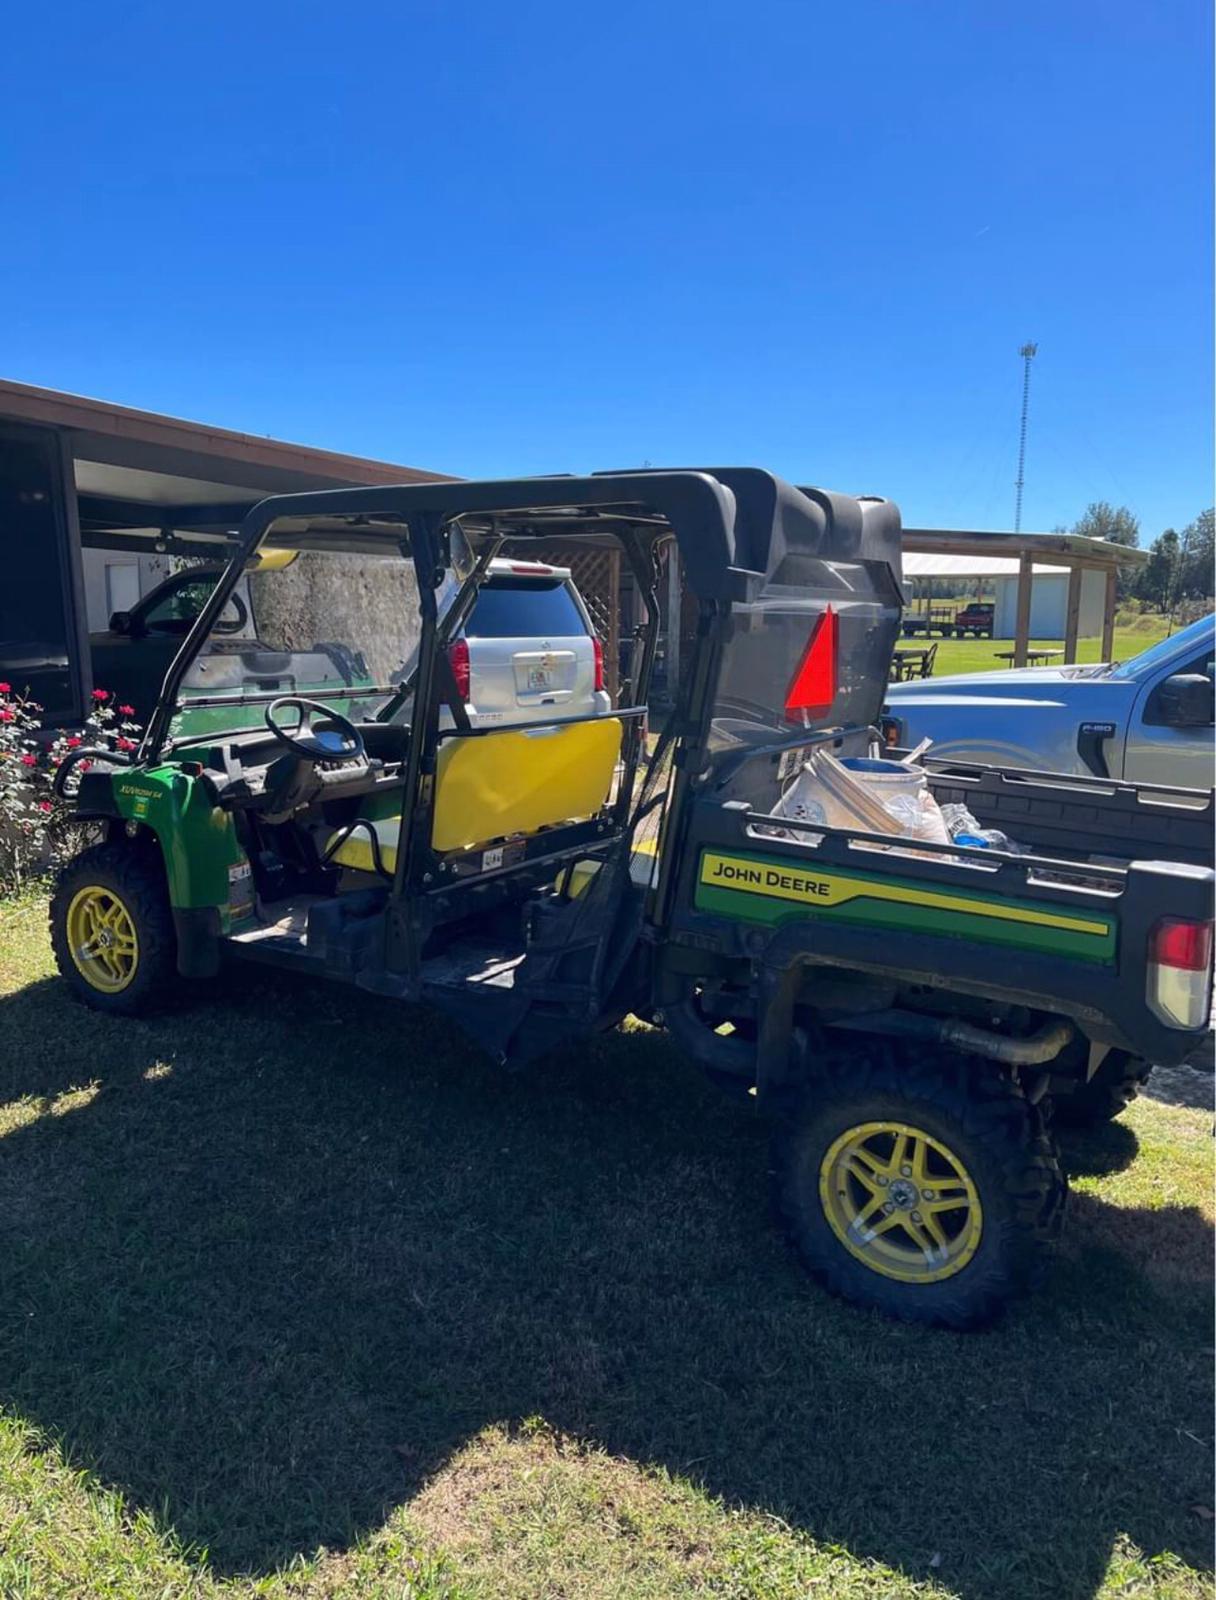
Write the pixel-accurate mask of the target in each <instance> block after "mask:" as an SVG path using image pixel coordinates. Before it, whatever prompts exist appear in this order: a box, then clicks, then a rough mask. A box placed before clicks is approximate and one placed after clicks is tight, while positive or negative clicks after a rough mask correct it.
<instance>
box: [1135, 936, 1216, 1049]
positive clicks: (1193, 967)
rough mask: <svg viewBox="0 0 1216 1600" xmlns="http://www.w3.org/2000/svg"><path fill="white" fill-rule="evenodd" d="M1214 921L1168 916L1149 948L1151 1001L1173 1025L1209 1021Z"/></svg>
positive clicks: (1201, 1024) (1200, 1024)
mask: <svg viewBox="0 0 1216 1600" xmlns="http://www.w3.org/2000/svg"><path fill="white" fill-rule="evenodd" d="M1211 976H1212V924H1211V923H1210V922H1184V921H1183V920H1182V919H1181V918H1180V917H1164V918H1162V920H1161V921H1160V922H1159V923H1158V924H1157V926H1156V927H1155V928H1154V929H1153V931H1152V934H1151V936H1150V940H1149V949H1148V1003H1149V1005H1150V1006H1151V1007H1152V1009H1153V1010H1154V1011H1155V1012H1156V1014H1157V1015H1158V1016H1159V1017H1160V1018H1161V1020H1162V1021H1163V1022H1166V1023H1168V1024H1169V1026H1170V1027H1171V1028H1200V1027H1205V1026H1206V1025H1207V1020H1208V1010H1209V1007H1210V1004H1211Z"/></svg>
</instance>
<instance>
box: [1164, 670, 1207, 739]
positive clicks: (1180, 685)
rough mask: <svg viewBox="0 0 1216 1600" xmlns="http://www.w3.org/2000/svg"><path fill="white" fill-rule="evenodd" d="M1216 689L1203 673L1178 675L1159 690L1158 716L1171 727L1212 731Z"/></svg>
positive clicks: (1168, 679) (1177, 673)
mask: <svg viewBox="0 0 1216 1600" xmlns="http://www.w3.org/2000/svg"><path fill="white" fill-rule="evenodd" d="M1214 708H1216V688H1214V686H1213V684H1212V680H1211V678H1209V677H1206V676H1205V675H1204V674H1203V673H1199V672H1176V673H1175V674H1174V676H1173V677H1172V678H1167V679H1166V680H1165V682H1164V683H1163V684H1162V685H1161V687H1160V689H1158V691H1157V714H1158V716H1159V717H1160V718H1161V721H1162V722H1163V723H1164V724H1165V726H1166V727H1167V728H1210V727H1211V725H1212V720H1213V710H1214Z"/></svg>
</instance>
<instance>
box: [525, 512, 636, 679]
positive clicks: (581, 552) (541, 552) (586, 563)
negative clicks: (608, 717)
mask: <svg viewBox="0 0 1216 1600" xmlns="http://www.w3.org/2000/svg"><path fill="white" fill-rule="evenodd" d="M517 548H522V547H517ZM527 554H528V556H529V557H530V558H531V559H533V560H536V561H547V562H549V563H550V564H551V565H552V566H555V567H569V568H570V571H571V572H572V573H573V574H574V581H575V583H576V584H577V585H578V592H579V593H580V594H581V595H582V597H583V603H584V604H585V605H586V607H587V610H588V611H589V612H590V613H591V621H592V624H593V626H594V628H595V631H596V633H598V634H599V636H600V641H601V643H602V644H603V646H604V684H605V687H606V688H607V690H608V693H609V694H610V695H611V696H612V698H613V700H614V701H615V700H616V697H617V691H618V690H619V688H620V659H621V552H620V551H619V550H601V549H599V548H593V549H590V550H588V549H587V548H586V546H585V545H578V544H573V543H571V544H562V543H561V542H560V541H557V540H555V541H554V542H553V543H552V544H548V543H546V544H539V545H534V544H529V545H528V547H527Z"/></svg>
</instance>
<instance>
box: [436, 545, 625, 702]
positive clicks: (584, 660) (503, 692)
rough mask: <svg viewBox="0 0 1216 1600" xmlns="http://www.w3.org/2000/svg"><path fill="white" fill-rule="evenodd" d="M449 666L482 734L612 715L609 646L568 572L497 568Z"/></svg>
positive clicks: (513, 564)
mask: <svg viewBox="0 0 1216 1600" xmlns="http://www.w3.org/2000/svg"><path fill="white" fill-rule="evenodd" d="M448 599H449V597H448V596H442V597H441V599H440V606H441V609H442V608H443V606H444V601H445V600H448ZM448 658H449V660H450V661H451V664H452V671H453V673H454V675H455V678H456V684H457V687H458V689H459V690H460V693H461V695H462V697H463V699H464V702H465V707H466V709H467V711H468V716H469V721H470V723H471V724H472V725H473V727H475V728H487V727H498V726H502V727H510V726H512V725H518V724H520V723H529V722H548V721H557V720H560V719H561V718H563V717H589V716H605V715H606V714H607V713H608V712H609V711H610V710H611V709H612V702H611V700H610V699H609V697H608V695H607V693H606V692H605V690H604V650H603V645H602V644H601V642H600V640H599V639H598V638H597V637H596V633H595V629H594V628H593V627H592V624H591V618H590V617H589V616H588V614H587V608H586V606H585V605H584V604H583V598H582V596H581V595H580V594H579V592H578V590H577V589H576V588H575V586H574V580H573V578H572V577H571V576H570V569H569V568H568V567H550V566H546V565H544V564H543V563H541V562H538V561H509V560H508V561H503V560H499V561H492V562H491V563H490V570H489V574H488V576H487V578H486V579H485V581H484V582H483V584H482V586H481V592H480V593H479V594H478V596H477V600H476V603H475V604H474V606H473V610H472V612H471V613H470V616H469V620H468V622H467V623H466V624H465V627H464V629H463V631H462V633H461V634H460V636H459V638H457V639H456V640H455V641H454V642H453V644H452V645H451V647H450V649H449V651H448ZM445 720H446V717H445Z"/></svg>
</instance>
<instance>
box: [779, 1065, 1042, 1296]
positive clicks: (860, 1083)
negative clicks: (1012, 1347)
mask: <svg viewBox="0 0 1216 1600" xmlns="http://www.w3.org/2000/svg"><path fill="white" fill-rule="evenodd" d="M774 1169H775V1177H776V1187H777V1202H778V1207H779V1210H780V1212H781V1215H782V1217H783V1219H784V1221H785V1224H786V1226H787V1228H788V1229H789V1232H790V1234H791V1236H792V1238H793V1240H794V1242H795V1244H796V1245H797V1247H798V1250H799V1252H800V1254H801V1255H802V1257H803V1260H804V1261H805V1262H806V1265H807V1266H808V1267H809V1269H810V1270H811V1272H812V1273H813V1274H814V1275H815V1276H816V1277H817V1278H818V1279H820V1281H821V1282H823V1283H824V1284H825V1285H826V1286H827V1287H828V1288H829V1289H832V1290H833V1291H834V1292H835V1293H837V1294H840V1295H843V1296H845V1297H846V1298H847V1299H850V1300H854V1301H857V1302H858V1303H859V1304H862V1305H867V1306H872V1307H874V1308H876V1309H877V1310H880V1311H885V1312H886V1313H888V1314H889V1315H892V1316H896V1317H901V1318H904V1319H906V1320H909V1321H917V1322H929V1323H938V1324H941V1325H943V1326H947V1327H954V1328H969V1327H975V1326H978V1325H979V1324H981V1323H984V1322H987V1321H989V1320H990V1319H991V1318H992V1317H993V1316H995V1315H996V1314H997V1313H998V1312H999V1311H1000V1310H1001V1309H1002V1308H1003V1307H1004V1305H1005V1304H1006V1303H1007V1301H1009V1300H1010V1299H1011V1298H1012V1297H1013V1296H1014V1295H1016V1294H1017V1293H1018V1292H1020V1291H1021V1290H1022V1289H1023V1288H1024V1287H1026V1286H1027V1285H1028V1284H1029V1283H1030V1282H1031V1281H1032V1279H1033V1278H1034V1276H1035V1273H1036V1270H1037V1267H1038V1266H1039V1263H1040V1260H1041V1256H1042V1249H1043V1246H1044V1245H1045V1244H1046V1243H1047V1242H1048V1241H1049V1240H1050V1239H1051V1238H1053V1237H1054V1235H1055V1234H1056V1232H1058V1229H1059V1224H1060V1220H1061V1217H1062V1213H1063V1206H1064V1199H1065V1194H1066V1188H1065V1180H1064V1177H1063V1175H1062V1173H1061V1171H1060V1167H1059V1163H1058V1161H1057V1159H1056V1155H1055V1150H1054V1147H1053V1145H1052V1143H1051V1141H1050V1138H1049V1136H1048V1134H1047V1131H1046V1128H1045V1126H1044V1123H1043V1120H1042V1117H1041V1116H1040V1114H1039V1111H1038V1109H1037V1108H1036V1107H1034V1106H1032V1105H1031V1104H1030V1103H1029V1102H1028V1101H1027V1100H1026V1099H1025V1098H1024V1097H1023V1096H1022V1095H1021V1093H1020V1092H1019V1091H1018V1089H1017V1087H1016V1085H1015V1084H1014V1083H1013V1082H1012V1081H1011V1080H1010V1079H1009V1078H1008V1077H1006V1076H1004V1075H1003V1074H1001V1073H1000V1072H999V1071H998V1070H997V1069H996V1068H995V1067H994V1066H993V1065H992V1063H990V1062H983V1061H972V1060H964V1059H962V1058H959V1057H953V1058H951V1057H945V1056H943V1057H941V1058H939V1059H930V1058H927V1057H924V1056H915V1055H911V1054H909V1055H901V1056H896V1055H895V1054H893V1053H888V1052H885V1051H884V1052H881V1053H876V1054H874V1055H873V1056H865V1055H861V1054H854V1055H850V1056H847V1057H846V1056H842V1057H840V1058H838V1059H835V1060H833V1061H830V1062H827V1063H824V1064H823V1065H822V1066H821V1067H820V1068H819V1069H818V1070H817V1071H816V1072H815V1074H814V1075H813V1077H812V1078H811V1079H810V1081H809V1082H808V1084H807V1085H806V1091H805V1094H804V1095H803V1096H802V1097H801V1099H800V1100H799V1101H798V1102H797V1104H795V1105H793V1106H791V1107H790V1108H789V1110H788V1111H787V1113H786V1115H784V1116H783V1117H782V1118H781V1119H780V1122H779V1125H778V1127H777V1129H776V1131H775V1135H774Z"/></svg>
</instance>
